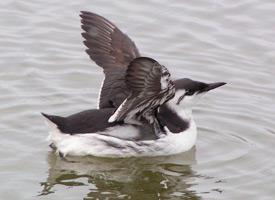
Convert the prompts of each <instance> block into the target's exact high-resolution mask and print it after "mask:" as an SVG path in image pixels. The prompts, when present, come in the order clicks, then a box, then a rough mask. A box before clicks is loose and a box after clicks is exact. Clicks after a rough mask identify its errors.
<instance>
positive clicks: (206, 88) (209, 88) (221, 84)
mask: <svg viewBox="0 0 275 200" xmlns="http://www.w3.org/2000/svg"><path fill="white" fill-rule="evenodd" d="M225 84H226V83H225V82H217V83H209V84H208V85H207V86H206V87H205V88H204V89H203V90H201V92H208V91H210V90H213V89H215V88H218V87H221V86H223V85H225Z"/></svg>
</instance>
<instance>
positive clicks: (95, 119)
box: [42, 108, 119, 135]
mask: <svg viewBox="0 0 275 200" xmlns="http://www.w3.org/2000/svg"><path fill="white" fill-rule="evenodd" d="M114 111H115V109H113V108H105V109H100V110H98V109H92V110H86V111H83V112H80V113H76V114H73V115H70V116H68V117H59V116H54V115H47V114H45V113H42V115H43V116H45V117H46V118H48V119H49V120H50V121H52V122H53V123H55V124H56V125H57V128H58V129H59V130H60V131H61V132H63V133H68V134H72V135H73V134H76V133H95V132H99V131H104V130H105V129H107V128H109V127H112V126H114V125H119V124H118V123H108V119H109V117H110V116H111V115H112V114H113V112H114Z"/></svg>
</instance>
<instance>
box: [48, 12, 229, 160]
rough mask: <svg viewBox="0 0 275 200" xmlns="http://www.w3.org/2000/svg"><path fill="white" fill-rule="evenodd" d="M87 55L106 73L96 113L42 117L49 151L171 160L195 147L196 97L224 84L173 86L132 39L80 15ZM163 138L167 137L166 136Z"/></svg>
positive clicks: (88, 15) (101, 21)
mask: <svg viewBox="0 0 275 200" xmlns="http://www.w3.org/2000/svg"><path fill="white" fill-rule="evenodd" d="M80 16H81V18H82V20H81V22H82V26H81V27H82V29H83V30H84V31H85V32H84V33H82V36H83V37H84V38H85V41H84V44H85V45H86V46H87V47H88V49H87V50H86V52H87V53H88V55H89V56H90V57H91V59H92V60H93V61H95V62H96V63H97V64H98V65H99V66H100V67H102V68H103V70H104V74H105V79H104V80H103V82H102V87H101V89H100V94H99V106H98V109H93V110H87V111H83V112H80V113H77V114H74V115H71V116H69V117H59V116H53V115H47V114H43V115H44V116H45V117H46V118H47V122H48V124H49V125H50V127H51V131H50V135H49V140H50V141H51V146H52V147H54V148H55V149H56V152H59V153H60V154H61V155H63V156H66V155H95V156H105V157H127V156H157V155H170V154H176V153H180V152H184V151H187V150H189V149H190V148H191V147H192V146H194V144H195V141H196V137H197V130H196V125H195V122H194V120H193V118H192V104H193V102H194V100H195V99H196V97H198V96H200V95H201V94H203V93H205V92H207V91H210V90H212V89H214V88H217V87H220V86H222V85H224V84H225V83H223V82H218V83H212V84H207V83H203V82H198V81H193V80H191V79H179V80H175V81H172V80H171V79H170V74H169V72H168V70H167V69H166V68H165V67H164V66H162V65H160V64H159V63H158V62H157V61H155V60H153V59H151V58H147V57H140V54H139V51H138V49H137V48H136V46H135V44H134V43H133V42H132V41H131V40H130V38H129V37H128V36H127V35H126V34H124V33H123V32H121V31H120V30H119V29H118V28H117V27H116V26H115V25H114V24H112V23H111V22H109V21H108V20H106V19H105V18H103V17H101V16H99V15H97V14H94V13H90V12H82V13H81V15H80ZM162 132H163V133H165V134H166V135H163V134H162Z"/></svg>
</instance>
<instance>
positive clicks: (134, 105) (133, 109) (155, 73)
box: [109, 57, 175, 124]
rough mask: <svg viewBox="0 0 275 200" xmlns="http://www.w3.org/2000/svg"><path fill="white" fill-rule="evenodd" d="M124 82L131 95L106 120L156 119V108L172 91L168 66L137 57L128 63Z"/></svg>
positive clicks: (128, 121)
mask: <svg viewBox="0 0 275 200" xmlns="http://www.w3.org/2000/svg"><path fill="white" fill-rule="evenodd" d="M126 84H127V87H128V88H129V90H130V95H129V96H128V97H127V99H126V100H125V101H124V102H123V103H122V104H121V105H120V106H119V108H118V109H117V110H116V112H115V113H114V114H113V115H112V116H111V117H110V119H109V122H114V121H124V122H126V123H137V124H138V123H139V122H140V121H142V120H144V119H145V120H146V121H148V122H149V123H153V122H154V121H155V116H156V109H157V108H158V107H159V106H160V105H162V104H164V103H165V102H166V101H168V100H169V99H171V98H172V97H173V96H174V95H175V86H174V83H173V82H172V81H171V80H170V74H169V72H168V70H167V69H166V68H165V67H164V66H162V65H160V64H159V63H158V62H157V61H155V60H153V59H151V58H147V57H139V58H136V59H134V60H133V61H132V62H131V63H130V64H129V66H128V69H127V73H126Z"/></svg>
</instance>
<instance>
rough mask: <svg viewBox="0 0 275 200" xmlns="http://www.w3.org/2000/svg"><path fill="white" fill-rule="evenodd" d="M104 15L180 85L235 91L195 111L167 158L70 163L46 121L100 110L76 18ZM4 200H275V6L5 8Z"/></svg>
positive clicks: (208, 98)
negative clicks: (180, 145) (189, 145)
mask: <svg viewBox="0 0 275 200" xmlns="http://www.w3.org/2000/svg"><path fill="white" fill-rule="evenodd" d="M80 10H88V11H93V12H96V13H98V14H101V15H103V16H105V17H106V18H108V19H110V20H111V21H113V22H114V23H115V24H116V25H117V26H118V27H120V29H122V30H123V31H124V32H126V33H127V34H128V35H129V36H130V37H131V38H132V39H133V40H134V41H135V42H136V44H137V46H138V47H139V49H140V52H141V53H142V55H145V56H151V57H153V58H155V59H157V60H158V61H159V62H160V63H162V64H164V65H165V66H167V67H168V68H169V70H170V72H171V73H172V76H173V77H175V78H179V77H189V78H193V79H195V80H201V81H206V82H211V81H225V82H227V83H228V84H227V85H226V86H224V87H222V88H219V89H217V90H215V91H212V92H210V93H209V94H207V95H205V97H204V98H203V99H201V101H200V102H199V103H198V104H197V105H196V106H195V108H194V116H195V119H196V122H197V125H198V132H199V138H198V141H197V144H196V146H195V148H193V149H192V150H191V151H189V152H186V153H183V154H180V155H175V156H168V157H156V158H138V159H137V158H128V159H104V158H95V157H85V158H68V160H63V159H61V158H59V157H58V156H56V155H55V154H54V153H52V152H51V150H50V148H49V147H48V142H47V141H46V138H47V135H48V132H47V131H48V130H47V127H46V126H45V124H44V121H43V119H42V117H41V115H40V112H41V111H43V112H46V113H51V114H58V115H69V114H72V113H75V112H78V111H81V110H85V109H90V108H94V107H95V106H96V104H97V92H98V89H99V86H100V82H101V80H102V78H103V73H102V71H101V69H100V68H99V67H97V66H96V65H95V63H93V62H91V61H90V60H89V58H88V56H87V55H86V53H85V52H84V49H85V48H84V45H83V44H82V38H81V35H80V32H81V30H80V21H79V17H78V14H79V11H80ZM0 69H1V70H0V94H1V95H0V130H1V141H0V145H1V146H0V159H1V164H0V181H1V187H0V199H3V200H4V199H9V200H18V199H27V200H30V199H39V200H40V199H73V200H75V199H85V200H88V199H192V200H195V199H211V200H212V199H219V200H220V199H230V200H232V199H234V200H239V199H250V200H254V199H255V200H258V199H261V200H267V199H270V200H271V199H275V159H274V156H275V153H274V152H275V125H274V120H275V116H274V115H275V105H274V99H275V90H274V89H275V78H274V75H275V70H274V69H275V1H274V0H220V1H217V0H200V1H197V0H195V1H194V0H192V1H168V0H158V1H156V0H150V1H145V0H142V1H140V0H134V1H126V0H122V1H111V0H109V1H107V0H104V1H102V0H101V1H99V0H98V1H95V0H93V1H91V0H79V1H73V0H71V1H61V0H58V1H57V0H47V1H44V0H43V1H42V0H28V1H19V0H17V1H16V0H1V2H0Z"/></svg>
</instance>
